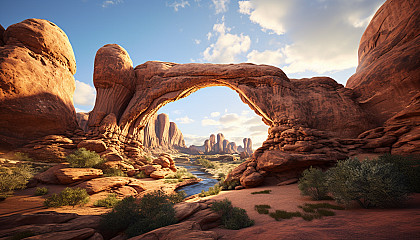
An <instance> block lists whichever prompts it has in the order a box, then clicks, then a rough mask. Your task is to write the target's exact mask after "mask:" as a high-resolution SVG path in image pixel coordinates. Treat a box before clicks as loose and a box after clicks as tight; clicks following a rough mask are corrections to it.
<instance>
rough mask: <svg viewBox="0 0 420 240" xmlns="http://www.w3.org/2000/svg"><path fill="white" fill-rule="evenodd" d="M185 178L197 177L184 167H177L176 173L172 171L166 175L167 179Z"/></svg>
mask: <svg viewBox="0 0 420 240" xmlns="http://www.w3.org/2000/svg"><path fill="white" fill-rule="evenodd" d="M184 178H193V179H195V178H197V176H195V175H194V174H192V173H190V172H188V170H187V169H186V168H184V167H177V171H176V172H174V173H170V174H168V175H166V176H165V179H179V180H180V179H184Z"/></svg>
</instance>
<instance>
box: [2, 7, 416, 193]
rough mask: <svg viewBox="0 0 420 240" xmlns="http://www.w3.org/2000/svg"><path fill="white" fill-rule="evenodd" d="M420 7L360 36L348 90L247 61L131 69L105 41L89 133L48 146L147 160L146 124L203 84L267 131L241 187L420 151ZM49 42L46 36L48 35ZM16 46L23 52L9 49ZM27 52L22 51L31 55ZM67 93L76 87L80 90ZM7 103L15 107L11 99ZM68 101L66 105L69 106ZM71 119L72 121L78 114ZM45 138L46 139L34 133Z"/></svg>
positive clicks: (378, 21) (384, 18)
mask: <svg viewBox="0 0 420 240" xmlns="http://www.w3.org/2000/svg"><path fill="white" fill-rule="evenodd" d="M397 2H398V3H397ZM419 9H420V8H419V2H418V1H413V0H406V1H403V2H402V3H401V1H395V0H394V1H392V0H391V1H387V2H386V3H385V4H384V5H383V6H382V7H381V8H380V9H379V10H378V12H377V13H376V14H375V16H374V17H373V19H372V21H371V22H370V24H369V25H368V27H367V29H366V31H365V33H364V34H363V36H362V39H361V41H360V46H359V66H358V68H357V71H356V73H355V74H354V75H353V76H352V77H351V78H350V79H349V80H348V83H347V86H346V87H344V86H342V85H341V84H338V83H337V82H336V81H335V80H333V79H331V78H328V77H314V78H304V79H289V78H288V77H287V76H286V74H285V73H284V72H283V71H282V70H281V69H279V68H276V67H273V66H268V65H255V64H249V63H241V64H200V63H189V64H176V63H170V62H157V61H150V62H146V63H143V64H141V65H138V66H136V67H135V68H134V67H133V63H132V61H131V59H130V56H129V54H128V53H127V51H125V50H124V49H123V48H122V47H121V46H119V45H117V44H108V45H105V46H103V47H102V48H100V49H99V50H98V52H97V54H96V57H95V64H94V75H93V82H94V85H95V88H96V90H97V96H96V102H95V107H94V109H93V110H92V111H91V112H90V114H89V117H88V118H87V116H85V118H84V119H85V121H86V120H87V126H86V128H85V129H86V132H85V131H82V130H81V129H80V128H77V127H74V126H73V125H71V124H69V125H68V126H71V127H70V128H69V127H67V128H66V129H61V130H60V131H58V130H57V134H63V135H65V136H66V139H69V141H71V142H69V141H67V140H57V138H55V140H54V139H53V140H51V141H53V142H54V141H55V142H54V143H55V144H58V145H60V144H61V145H60V146H59V147H61V148H63V149H71V148H72V147H69V146H70V145H71V144H73V145H77V143H78V142H80V140H81V139H91V140H102V141H103V142H104V144H105V145H106V148H107V149H108V150H107V154H110V153H112V154H115V155H118V156H120V157H121V158H131V159H136V158H141V157H142V156H143V155H144V147H143V144H142V139H143V134H144V133H143V131H144V127H145V126H146V124H147V123H148V121H149V119H151V118H152V117H153V116H154V115H155V114H156V112H157V111H158V109H159V108H160V107H162V106H164V105H165V104H167V103H169V102H173V101H176V100H178V99H181V98H184V97H187V96H188V95H189V94H191V93H193V92H195V91H197V90H199V89H201V88H205V87H211V86H226V87H229V88H230V89H232V90H233V91H236V92H237V93H238V94H239V96H240V98H241V100H242V101H243V102H244V103H246V104H247V105H248V106H249V107H250V108H251V109H252V110H253V111H254V112H255V113H256V114H258V115H259V116H261V119H262V121H263V122H264V123H265V124H267V125H268V126H269V130H268V137H267V140H266V141H265V142H264V143H263V145H262V146H261V147H259V148H258V149H257V150H256V151H255V152H254V154H253V156H252V157H251V158H250V160H248V161H246V162H244V163H243V164H241V165H240V166H239V167H238V168H236V169H235V170H234V171H233V172H232V173H231V174H230V175H229V177H228V179H238V180H240V182H241V184H242V185H243V186H245V187H253V186H257V185H259V184H261V183H262V182H263V180H264V178H265V177H266V176H275V177H277V178H278V179H279V180H280V181H283V180H287V179H292V178H296V176H298V175H299V174H300V173H301V171H302V170H303V169H305V168H307V167H309V166H311V165H318V166H321V167H323V166H325V167H328V166H330V165H331V164H333V163H335V162H336V161H337V160H340V159H345V158H347V157H349V156H353V155H356V154H359V153H392V154H419V153H420V93H419V89H420V77H419V76H420V70H419V69H420V68H419V65H420V64H419V63H420V62H419V61H420V58H419V56H420V54H419V53H420V50H419V49H420V47H419V45H420V35H419V32H420V31H419V28H420V14H419V13H420V12H419ZM25 21H28V20H25ZM25 21H24V22H25ZM31 21H41V22H42V21H45V20H37V19H35V20H31ZM22 23H23V22H22ZM22 23H18V24H15V25H18V26H19V24H22ZM12 26H14V25H12ZM12 26H11V27H12ZM11 27H9V28H10V30H9V28H8V29H7V30H5V31H4V30H3V31H4V32H5V33H4V34H3V33H2V34H1V37H2V39H1V40H2V41H0V44H2V46H1V47H0V48H1V49H2V51H3V52H4V51H6V50H7V51H9V52H10V51H12V50H10V49H13V51H16V49H18V48H19V46H21V44H16V41H18V40H16V39H18V38H19V37H21V35H16V38H14V39H13V41H8V40H10V39H12V38H11V37H10V36H12V35H13V34H11V33H10V32H13V30H14V29H16V26H15V27H13V28H11ZM57 28H58V27H57ZM59 30H60V29H59ZM51 31H58V30H56V29H55V30H51ZM60 31H61V30H60ZM27 34H31V33H30V32H29V33H27ZM3 35H4V36H9V38H5V37H3ZM64 35H65V34H64ZM44 39H47V40H48V37H44ZM60 41H63V42H66V43H67V42H68V39H67V37H65V39H62V40H60ZM18 42H19V41H18ZM20 42H21V43H22V42H23V44H25V42H24V41H20ZM13 44H15V45H16V46H17V47H11V46H12V45H13ZM50 45H52V43H51V44H50ZM50 45H48V44H46V45H44V46H43V47H44V48H45V47H47V48H48V47H49V46H50ZM64 45H65V46H67V45H66V44H64ZM31 46H32V45H31ZM70 49H71V46H70ZM31 50H32V49H31V48H29V49H28V48H25V51H31ZM32 51H33V52H34V55H35V57H32V59H30V61H33V62H34V63H37V62H39V61H41V60H43V54H44V55H45V54H46V55H48V54H49V55H48V56H50V57H48V58H46V59H48V61H50V62H52V63H54V61H58V60H60V58H59V57H60V56H65V54H61V55H60V54H54V51H57V52H60V51H67V52H66V54H68V51H69V50H65V49H64V50H63V49H52V50H50V51H36V49H35V50H32ZM6 55H7V54H2V55H1V57H2V60H1V61H0V64H1V67H2V69H6V68H5V66H9V65H5V64H6V63H7V61H8V60H7V57H8V56H6ZM29 55H31V54H29ZM69 55H71V56H70V57H68V58H66V59H74V55H73V53H72V52H71V54H69ZM25 56H26V55H25ZM51 56H53V57H51ZM56 56H58V57H56ZM57 59H58V60H57ZM28 61H29V60H28ZM60 61H61V60H60ZM73 61H74V60H73ZM44 65H45V64H44ZM47 65H48V62H47ZM53 65H54V64H53ZM54 66H55V67H56V68H60V69H61V68H62V70H60V71H62V72H65V73H66V74H68V73H69V72H71V73H72V74H74V71H75V69H70V70H69V69H68V67H67V65H66V64H64V65H63V64H61V65H59V64H56V65H54ZM63 66H64V67H63ZM22 68H23V67H22ZM41 68H42V66H41ZM6 70H7V69H6ZM4 72H7V71H3V73H4ZM28 74H29V73H28ZM6 75H7V74H3V75H1V77H2V81H3V82H7V77H8V76H6ZM67 78H70V79H71V78H72V76H71V77H67ZM1 86H2V89H3V92H2V93H3V97H4V96H6V95H5V92H6V91H5V90H4V89H5V88H4V87H3V86H6V85H5V84H3V85H1ZM70 87H73V88H74V85H72V86H70ZM15 93H16V91H15ZM15 93H13V94H15ZM10 94H12V93H10ZM56 95H57V94H56ZM38 97H39V96H38ZM3 99H4V98H3ZM9 99H11V101H12V102H13V99H14V98H12V97H9ZM61 99H63V98H61ZM66 99H67V98H66ZM2 103H4V101H2ZM66 103H67V105H68V100H66ZM0 107H1V108H2V114H3V113H7V114H13V111H15V112H16V111H18V110H19V109H18V110H16V108H14V109H12V108H10V107H9V106H5V104H3V105H0ZM73 109H74V108H73ZM3 110H4V111H3ZM67 115H69V116H70V117H69V118H68V119H70V120H69V121H70V122H71V123H72V124H73V123H74V119H75V116H74V111H73V112H71V111H70V113H68V114H67ZM60 117H61V118H62V117H63V116H62V115H61V116H60ZM1 121H2V123H3V124H4V125H3V126H2V127H1V128H0V135H1V136H6V137H7V139H6V137H4V138H3V139H2V144H3V143H4V142H7V144H8V145H9V146H10V145H13V144H12V143H13V139H19V141H17V142H18V143H19V144H20V146H22V141H23V140H22V138H21V137H20V136H18V135H13V136H10V134H9V135H7V134H8V133H7V131H6V130H5V129H6V128H7V124H9V125H10V122H7V121H5V120H4V119H3V120H1ZM57 121H61V120H60V119H58V120H57ZM5 125H6V127H5ZM41 130H42V129H41ZM39 132H41V133H42V131H40V130H39V129H38V133H39ZM48 134H51V133H50V132H47V131H45V134H44V136H45V135H48ZM50 138H51V137H50ZM4 139H6V140H4ZM11 139H12V140H11ZM39 139H40V138H39V136H38V135H36V136H35V135H34V136H33V137H32V139H29V140H32V142H29V144H28V143H26V145H25V146H24V147H23V148H22V149H23V150H25V149H26V150H27V151H28V152H31V153H34V152H36V151H34V150H33V149H34V148H35V146H37V145H40V144H41V145H42V141H41V140H39ZM44 139H45V137H44ZM47 140H48V139H47ZM47 140H46V141H47ZM48 141H50V140H48ZM60 141H64V143H63V142H62V143H60ZM66 141H67V142H66ZM19 144H17V145H19ZM66 144H67V145H66ZM66 146H67V147H66ZM28 149H29V150H28ZM31 149H32V150H31ZM37 149H38V150H39V149H42V147H39V146H38V148H37ZM63 151H64V150H63ZM64 152H65V151H64Z"/></svg>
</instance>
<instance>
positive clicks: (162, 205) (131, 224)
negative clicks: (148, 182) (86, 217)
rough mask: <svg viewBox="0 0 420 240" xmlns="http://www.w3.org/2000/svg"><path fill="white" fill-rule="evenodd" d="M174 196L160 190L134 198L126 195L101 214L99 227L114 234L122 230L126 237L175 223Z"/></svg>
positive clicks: (111, 234)
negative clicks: (108, 210) (110, 209)
mask: <svg viewBox="0 0 420 240" xmlns="http://www.w3.org/2000/svg"><path fill="white" fill-rule="evenodd" d="M174 200H175V199H174V198H171V196H169V195H167V194H165V193H164V192H162V191H155V192H153V193H148V194H145V195H144V196H143V197H141V198H139V199H136V198H134V197H126V198H124V199H122V200H121V202H119V203H117V204H116V205H115V206H114V207H113V209H112V211H110V212H108V213H106V214H104V215H103V218H102V220H101V229H102V230H103V231H104V232H106V233H107V234H109V235H110V236H114V235H116V234H118V233H120V232H124V233H125V234H126V235H127V236H128V237H132V236H137V235H140V234H143V233H146V232H149V231H151V230H153V229H156V228H159V227H164V226H167V225H171V224H174V223H176V219H175V210H174V207H173V206H174V204H175V202H176V201H177V200H176V201H174Z"/></svg>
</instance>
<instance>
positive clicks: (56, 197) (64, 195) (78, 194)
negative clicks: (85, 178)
mask: <svg viewBox="0 0 420 240" xmlns="http://www.w3.org/2000/svg"><path fill="white" fill-rule="evenodd" d="M89 199H90V198H89V194H88V193H87V192H86V189H84V188H69V187H67V188H65V189H64V190H63V191H61V192H60V193H59V194H56V193H55V194H53V195H51V196H50V197H49V198H47V199H46V200H45V201H44V205H45V206H46V207H61V206H73V207H74V206H76V205H84V204H86V203H88V202H89Z"/></svg>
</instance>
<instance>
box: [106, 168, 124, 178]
mask: <svg viewBox="0 0 420 240" xmlns="http://www.w3.org/2000/svg"><path fill="white" fill-rule="evenodd" d="M103 172H104V175H103V176H104V177H127V174H126V173H125V172H124V171H123V170H121V169H118V168H106V169H104V170H103Z"/></svg>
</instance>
